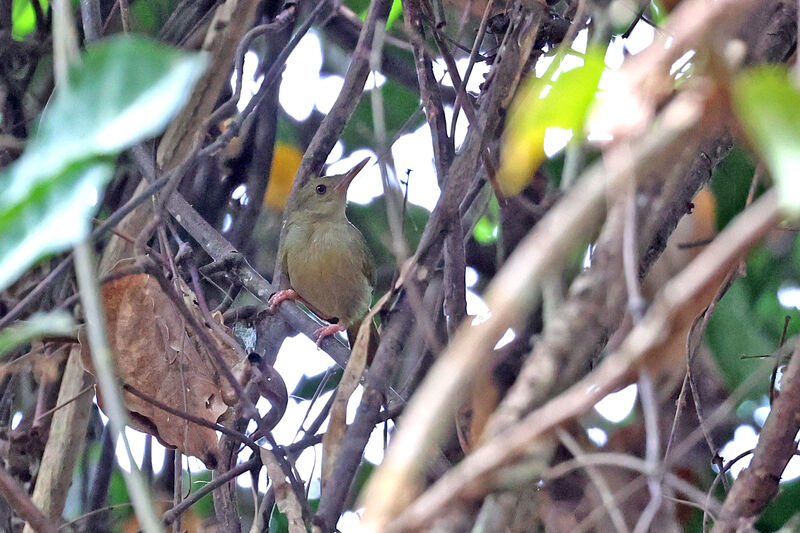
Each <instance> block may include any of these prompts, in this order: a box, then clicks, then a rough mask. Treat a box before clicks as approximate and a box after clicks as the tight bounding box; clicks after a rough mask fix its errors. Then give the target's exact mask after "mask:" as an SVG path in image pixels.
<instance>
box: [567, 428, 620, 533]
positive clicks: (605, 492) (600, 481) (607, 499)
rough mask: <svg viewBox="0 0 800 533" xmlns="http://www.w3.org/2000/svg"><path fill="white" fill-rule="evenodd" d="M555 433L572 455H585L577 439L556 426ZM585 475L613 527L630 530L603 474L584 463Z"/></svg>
mask: <svg viewBox="0 0 800 533" xmlns="http://www.w3.org/2000/svg"><path fill="white" fill-rule="evenodd" d="M556 434H557V435H558V438H559V440H560V441H561V443H562V444H563V445H564V447H565V448H566V449H567V450H568V451H569V453H571V454H572V455H573V456H574V457H576V458H579V457H584V456H585V455H586V452H584V451H583V450H582V449H581V447H580V445H579V444H578V441H576V440H575V438H574V437H573V436H572V435H570V434H569V433H568V432H567V431H565V430H564V429H561V428H558V429H557V430H556ZM586 475H588V476H589V479H590V480H591V481H592V483H594V485H595V488H596V489H597V492H598V494H600V500H601V501H602V502H603V507H605V509H606V512H607V513H608V516H609V518H611V523H612V524H613V525H614V528H615V529H616V530H617V531H618V532H622V531H625V532H628V531H630V529H629V528H628V525H627V524H626V523H625V518H624V517H623V516H622V511H620V510H619V505H618V504H617V501H616V499H615V498H614V494H613V493H612V492H611V488H610V487H609V486H608V483H606V480H605V478H603V475H602V474H601V473H600V471H599V470H597V468H595V467H594V466H592V465H586Z"/></svg>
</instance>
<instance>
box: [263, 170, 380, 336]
mask: <svg viewBox="0 0 800 533" xmlns="http://www.w3.org/2000/svg"><path fill="white" fill-rule="evenodd" d="M366 162H367V160H364V161H362V162H361V163H360V164H359V165H357V166H356V167H355V168H354V169H353V170H351V171H350V172H348V173H347V174H344V175H341V176H326V177H316V178H312V179H310V180H309V181H308V182H307V183H306V184H305V185H304V186H303V187H302V188H301V189H299V190H298V191H297V193H296V195H295V197H294V198H293V199H292V200H291V201H290V203H289V205H288V206H287V219H286V234H285V237H284V242H283V247H282V250H281V257H282V261H283V269H284V272H285V273H286V275H287V277H288V278H289V283H290V285H291V287H292V289H293V290H294V291H295V292H296V293H297V294H296V296H297V297H299V298H300V299H301V300H302V301H304V302H305V303H306V304H308V306H309V307H310V308H311V310H312V311H314V312H315V313H316V314H317V315H319V316H320V317H321V318H324V319H326V320H329V321H331V322H335V323H336V325H337V327H336V328H333V329H330V328H329V329H326V328H320V330H319V331H320V332H322V333H321V335H320V338H321V337H324V336H326V335H330V334H332V333H333V332H334V331H335V330H337V329H338V330H339V331H343V330H345V329H348V328H351V326H357V325H358V324H359V323H360V321H361V318H363V317H364V315H365V314H366V313H367V311H368V310H369V306H370V303H371V302H372V286H373V285H374V276H375V272H374V267H373V264H372V256H371V254H370V252H369V249H368V248H367V245H366V242H365V241H364V237H363V236H362V235H361V232H359V231H358V229H356V227H355V226H353V225H352V224H351V223H350V221H348V220H347V216H346V215H345V205H346V203H347V188H348V186H349V185H350V182H351V181H352V180H353V178H354V177H355V175H356V174H358V172H359V171H360V170H361V169H362V168H363V167H364V165H365V164H366ZM279 294H280V293H279ZM276 296H277V295H276ZM289 297H291V296H289ZM289 297H280V298H278V300H277V301H280V300H282V299H286V298H289ZM275 303H277V302H275ZM323 330H324V331H323ZM352 332H353V330H352V329H351V331H349V332H348V333H352ZM349 336H350V340H351V343H352V342H353V341H354V340H355V337H354V336H353V335H349Z"/></svg>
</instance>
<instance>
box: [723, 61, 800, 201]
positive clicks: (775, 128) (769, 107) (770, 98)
mask: <svg viewBox="0 0 800 533" xmlns="http://www.w3.org/2000/svg"><path fill="white" fill-rule="evenodd" d="M733 100H734V107H735V109H736V112H737V113H738V115H739V119H740V120H741V121H742V124H743V125H744V127H745V131H746V132H747V135H748V137H749V138H750V140H751V141H752V142H753V144H754V145H755V147H756V148H757V149H758V151H759V153H760V154H761V155H762V157H763V158H764V163H765V164H766V165H767V167H768V168H769V171H770V174H771V175H772V178H773V179H774V180H775V181H776V183H777V186H778V193H779V201H780V202H781V205H782V206H783V207H784V209H786V210H788V211H789V212H790V213H792V214H794V215H798V214H800V178H798V169H800V90H798V89H797V87H795V85H794V83H793V82H792V80H791V79H790V78H789V74H788V71H787V70H786V69H785V68H780V67H775V66H768V67H759V68H755V69H752V70H750V71H748V72H746V73H745V74H743V75H742V76H740V77H739V78H738V79H736V81H735V82H734V84H733Z"/></svg>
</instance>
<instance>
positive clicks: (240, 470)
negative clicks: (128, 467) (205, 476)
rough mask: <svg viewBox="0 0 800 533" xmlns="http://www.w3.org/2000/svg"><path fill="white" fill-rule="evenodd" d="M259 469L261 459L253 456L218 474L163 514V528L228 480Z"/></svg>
mask: <svg viewBox="0 0 800 533" xmlns="http://www.w3.org/2000/svg"><path fill="white" fill-rule="evenodd" d="M260 467H261V458H260V457H259V456H255V457H253V458H252V459H250V460H248V461H245V462H244V463H240V464H238V465H236V466H234V467H233V468H231V469H230V470H228V471H226V472H224V473H222V474H220V475H219V476H217V477H215V478H214V479H212V480H211V481H209V482H208V483H206V484H205V485H203V486H202V487H201V488H199V489H198V490H197V491H195V492H193V493H191V494H190V495H189V496H188V497H187V498H186V499H184V500H183V501H182V502H181V503H180V504H178V505H176V506H175V507H173V508H172V509H170V510H168V511H167V512H166V513H164V515H163V516H162V517H161V523H162V524H164V525H165V526H168V525H170V524H172V523H173V522H175V520H176V519H177V518H178V517H179V516H180V515H181V514H182V513H183V512H185V511H186V510H187V509H189V508H190V507H191V506H192V505H194V504H195V503H197V502H198V501H200V500H201V499H202V498H203V496H205V495H206V494H210V493H211V492H213V491H215V490H216V489H217V488H219V487H221V486H222V485H224V484H225V483H227V482H229V481H230V480H232V479H234V478H236V477H238V476H241V475H242V474H244V473H245V472H247V471H249V470H252V469H254V468H260Z"/></svg>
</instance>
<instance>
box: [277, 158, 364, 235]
mask: <svg viewBox="0 0 800 533" xmlns="http://www.w3.org/2000/svg"><path fill="white" fill-rule="evenodd" d="M368 162H369V158H366V159H364V160H363V161H361V162H360V163H359V164H357V165H356V166H354V167H353V168H352V169H351V170H350V171H349V172H347V173H345V174H340V175H337V176H320V177H312V178H311V179H309V180H308V181H307V182H306V183H305V184H304V185H303V186H302V187H301V188H300V189H299V190H298V191H297V196H296V197H295V199H294V200H295V201H294V202H293V205H292V206H291V208H290V212H289V218H290V220H292V219H294V220H296V219H298V218H299V217H303V218H305V217H309V218H311V219H312V220H320V219H325V218H331V217H338V216H344V208H345V205H346V204H347V188H348V187H349V186H350V183H351V182H352V181H353V178H355V177H356V176H357V175H358V173H359V172H361V169H363V168H364V166H366V164H367V163H368Z"/></svg>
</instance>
